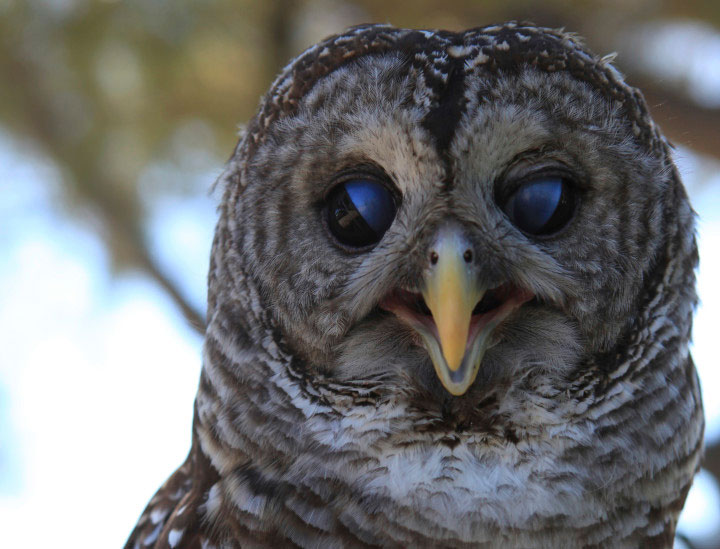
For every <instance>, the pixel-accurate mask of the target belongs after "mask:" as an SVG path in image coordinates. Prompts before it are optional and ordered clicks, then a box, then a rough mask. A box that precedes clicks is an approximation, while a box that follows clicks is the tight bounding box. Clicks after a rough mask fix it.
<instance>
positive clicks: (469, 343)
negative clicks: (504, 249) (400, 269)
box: [381, 228, 532, 396]
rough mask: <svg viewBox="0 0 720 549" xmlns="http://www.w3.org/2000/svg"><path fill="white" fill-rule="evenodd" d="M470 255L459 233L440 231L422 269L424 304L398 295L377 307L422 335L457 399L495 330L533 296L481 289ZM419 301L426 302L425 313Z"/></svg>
mask: <svg viewBox="0 0 720 549" xmlns="http://www.w3.org/2000/svg"><path fill="white" fill-rule="evenodd" d="M472 253H473V251H472V247H471V246H469V245H468V242H467V241H466V239H465V238H464V236H463V235H462V233H461V232H460V231H459V230H458V229H455V228H444V229H442V230H441V231H440V232H439V233H438V237H437V239H436V241H435V243H434V245H433V247H432V250H431V252H430V262H429V265H428V266H427V267H426V269H425V274H424V277H423V284H422V286H421V295H422V298H421V297H420V296H419V295H417V294H412V293H411V292H403V291H401V292H396V293H395V294H394V295H393V296H392V297H390V298H388V299H385V300H384V301H383V302H382V303H381V306H382V307H383V308H385V309H387V310H390V311H392V312H393V313H395V314H396V315H397V316H398V317H399V318H400V319H402V320H404V321H405V322H406V323H408V324H409V325H410V326H411V327H412V328H413V329H414V330H415V331H416V332H417V333H418V334H419V335H420V337H421V339H422V341H423V344H424V347H425V348H426V349H427V351H428V354H429V355H430V359H431V360H432V363H433V366H434V368H435V372H436V373H437V376H438V378H439V379H440V381H441V383H442V384H443V386H444V387H445V389H447V391H448V392H449V393H451V394H453V395H456V396H459V395H462V394H464V393H465V392H467V390H468V389H469V388H470V386H471V385H472V384H473V382H474V381H475V378H476V377H477V374H478V370H479V368H480V363H481V362H482V358H483V356H484V355H485V351H486V350H487V349H488V347H489V346H490V345H491V344H492V337H491V336H492V334H493V332H494V330H495V328H496V327H497V326H498V325H499V324H500V323H501V322H503V320H505V319H506V318H507V317H508V316H509V315H510V314H511V313H512V312H513V311H514V310H516V309H517V308H518V307H520V305H522V304H523V303H525V302H526V301H528V300H529V299H530V298H532V293H530V292H528V291H526V290H521V289H519V288H513V287H509V286H507V285H504V286H501V287H498V288H492V289H490V288H485V287H483V286H482V285H481V284H480V283H479V282H478V278H479V277H478V276H477V274H476V267H475V264H474V262H473V258H472ZM418 301H420V302H422V301H424V305H426V306H427V309H425V312H423V311H422V309H423V307H422V303H421V305H420V306H418V305H417V302H418ZM428 309H429V311H428ZM427 313H430V314H427Z"/></svg>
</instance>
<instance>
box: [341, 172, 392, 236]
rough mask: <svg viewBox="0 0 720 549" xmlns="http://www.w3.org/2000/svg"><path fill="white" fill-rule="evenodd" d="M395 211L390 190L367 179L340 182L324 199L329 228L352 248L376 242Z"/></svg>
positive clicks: (383, 232) (385, 229) (386, 228)
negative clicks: (325, 199)
mask: <svg viewBox="0 0 720 549" xmlns="http://www.w3.org/2000/svg"><path fill="white" fill-rule="evenodd" d="M395 210H396V206H395V199H394V198H393V195H392V193H391V192H390V191H389V190H388V188H387V187H386V186H385V185H383V184H382V183H379V182H377V181H373V180H371V179H353V180H350V181H346V182H344V183H341V184H340V185H338V186H337V187H335V188H334V189H333V190H332V191H331V192H330V195H329V196H328V198H327V212H328V226H329V227H330V231H331V232H332V233H333V234H334V235H335V237H336V238H337V239H338V240H339V241H340V242H341V243H343V244H346V245H348V246H353V247H362V246H368V245H370V244H374V243H375V242H378V241H379V240H380V239H381V238H382V236H383V235H384V234H385V231H387V230H388V227H390V225H391V224H392V222H393V219H394V218H395Z"/></svg>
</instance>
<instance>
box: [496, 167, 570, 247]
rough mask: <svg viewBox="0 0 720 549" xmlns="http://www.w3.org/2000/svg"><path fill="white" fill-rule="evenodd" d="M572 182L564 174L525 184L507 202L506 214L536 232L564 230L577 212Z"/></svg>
mask: <svg viewBox="0 0 720 549" xmlns="http://www.w3.org/2000/svg"><path fill="white" fill-rule="evenodd" d="M574 207H575V201H574V198H573V195H572V190H571V187H570V185H569V184H568V183H567V182H566V180H565V179H562V178H560V177H543V178H541V179H536V180H534V181H530V182H529V183H525V184H523V185H521V186H520V187H519V188H518V189H517V190H516V191H515V192H514V193H513V194H512V195H511V196H510V198H509V199H508V200H507V202H505V207H504V210H505V213H506V214H507V216H508V217H509V218H510V221H512V222H513V223H514V224H515V225H516V226H517V227H518V228H519V229H520V230H522V231H524V232H526V233H529V234H532V235H544V234H550V233H554V232H556V231H558V230H559V229H561V228H562V227H563V226H564V225H565V224H566V223H567V222H568V221H569V220H570V217H571V216H572V214H573V210H574Z"/></svg>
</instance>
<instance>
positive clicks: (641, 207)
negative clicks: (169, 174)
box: [126, 22, 704, 548]
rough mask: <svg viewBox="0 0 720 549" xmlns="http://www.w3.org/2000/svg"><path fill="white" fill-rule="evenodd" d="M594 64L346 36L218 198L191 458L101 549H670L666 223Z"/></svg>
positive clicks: (692, 400) (580, 53)
mask: <svg viewBox="0 0 720 549" xmlns="http://www.w3.org/2000/svg"><path fill="white" fill-rule="evenodd" d="M611 61H612V58H611V57H602V58H601V57H597V56H595V55H594V54H592V53H590V52H589V51H588V50H587V49H586V48H585V47H584V46H583V44H582V42H581V41H580V40H579V39H578V38H577V37H576V36H574V35H572V34H569V33H566V32H564V31H560V30H553V29H547V28H540V27H536V26H534V25H531V24H525V23H518V22H510V23H506V24H502V25H497V26H488V27H484V28H477V29H472V30H468V31H465V32H459V33H455V32H446V31H430V30H409V29H398V28H394V27H391V26H388V25H368V26H360V27H354V28H351V29H349V30H348V31H346V32H345V33H343V34H339V35H336V36H332V37H330V38H328V39H326V40H325V41H323V42H321V43H319V44H317V45H315V46H313V47H311V48H310V49H308V50H307V51H305V52H304V53H302V54H301V55H300V56H299V57H297V58H296V59H295V60H293V61H292V62H291V63H290V64H289V65H288V66H287V67H286V68H285V69H284V70H283V71H282V72H281V74H280V75H279V77H278V78H277V80H276V81H275V83H274V84H273V85H272V87H271V89H270V91H269V92H268V94H267V96H266V97H265V98H264V99H263V101H262V103H261V106H260V109H259V112H258V113H257V115H256V116H255V117H254V118H253V119H252V121H251V122H250V124H249V125H248V127H247V130H246V131H245V133H244V134H243V135H242V137H241V139H240V141H239V143H238V145H237V148H236V149H235V151H234V154H233V156H232V158H231V159H230V161H229V162H228V164H227V166H226V169H225V171H224V173H223V174H222V175H221V177H220V185H221V187H222V189H223V198H222V202H221V204H220V208H219V221H218V224H217V228H216V233H215V239H214V244H213V251H212V255H211V261H210V272H209V282H208V328H207V332H206V336H205V343H204V351H203V369H202V374H201V378H200V384H199V390H198V393H197V399H196V401H195V416H194V423H193V428H192V448H191V451H190V454H189V456H188V458H187V460H186V461H185V463H184V464H183V465H182V466H181V467H180V468H179V469H178V470H177V471H176V472H175V473H174V474H173V475H172V476H171V477H170V478H169V480H168V481H167V482H166V483H165V485H164V486H162V487H161V488H160V490H159V491H158V492H157V494H156V495H155V496H154V497H153V498H152V500H151V501H150V503H149V505H148V507H147V509H146V510H145V512H144V514H143V515H142V516H141V518H140V520H139V522H138V524H137V526H136V528H135V530H134V532H133V533H132V534H131V536H130V539H129V540H128V542H127V545H126V547H127V548H146V547H156V548H161V547H162V548H167V547H186V548H189V547H192V548H195V547H198V548H199V547H202V548H235V547H286V546H299V547H371V546H374V547H526V548H530V547H538V548H540V547H638V546H647V547H670V546H671V545H672V542H673V537H674V532H675V527H676V522H677V518H678V514H679V513H680V510H681V509H682V506H683V503H684V501H685V497H686V495H687V491H688V489H689V487H690V484H691V482H692V478H693V475H694V473H695V472H696V471H697V470H698V467H699V460H700V456H701V452H702V435H703V426H704V422H703V413H702V403H701V400H700V393H699V389H698V379H697V376H696V372H695V368H694V365H693V362H692V358H691V356H690V354H689V351H688V342H689V338H690V331H691V323H692V313H693V310H694V306H695V303H696V294H695V275H694V270H695V267H696V265H697V260H698V259H697V249H696V244H695V238H694V214H693V211H692V209H691V207H690V205H689V203H688V198H687V196H686V193H685V190H684V188H683V185H682V183H681V181H680V178H679V176H678V172H677V169H676V167H675V165H674V164H673V160H672V158H671V154H670V148H669V144H668V142H667V141H666V140H665V138H664V137H663V136H662V134H661V133H660V130H659V129H658V127H657V126H656V125H655V123H654V122H653V120H652V119H651V118H650V115H649V114H648V109H647V106H646V104H645V101H644V99H643V97H642V95H641V93H640V92H639V91H638V90H636V89H635V88H632V87H630V86H628V85H627V84H626V83H625V82H624V79H623V76H622V75H621V74H620V73H619V72H618V71H617V70H616V69H615V68H614V67H613V65H612V64H611Z"/></svg>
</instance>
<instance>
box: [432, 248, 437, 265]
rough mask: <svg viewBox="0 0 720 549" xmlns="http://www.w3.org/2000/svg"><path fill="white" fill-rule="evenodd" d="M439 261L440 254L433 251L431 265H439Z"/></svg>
mask: <svg viewBox="0 0 720 549" xmlns="http://www.w3.org/2000/svg"><path fill="white" fill-rule="evenodd" d="M438 259H439V257H438V253H437V252H436V251H434V250H433V251H432V252H430V264H431V265H437V262H438Z"/></svg>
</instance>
